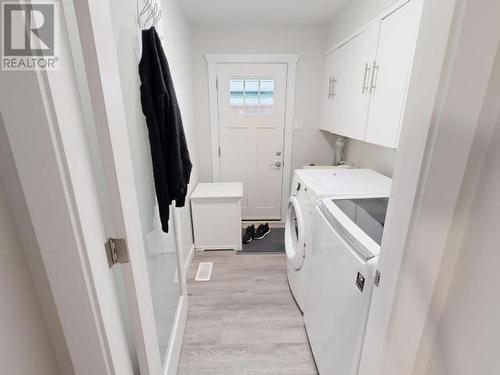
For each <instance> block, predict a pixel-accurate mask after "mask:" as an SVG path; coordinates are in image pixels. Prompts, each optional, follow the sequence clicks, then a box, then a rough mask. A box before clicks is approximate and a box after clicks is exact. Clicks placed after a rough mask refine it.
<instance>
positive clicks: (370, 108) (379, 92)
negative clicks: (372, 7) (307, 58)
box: [321, 0, 421, 148]
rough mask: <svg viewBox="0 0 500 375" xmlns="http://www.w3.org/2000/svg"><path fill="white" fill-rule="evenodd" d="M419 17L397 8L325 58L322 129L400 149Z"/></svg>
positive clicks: (417, 0) (410, 6)
mask: <svg viewBox="0 0 500 375" xmlns="http://www.w3.org/2000/svg"><path fill="white" fill-rule="evenodd" d="M420 13H421V0H410V1H403V2H399V3H397V4H395V5H393V6H391V7H390V8H389V9H388V10H386V11H385V12H384V13H383V14H381V15H380V16H379V17H376V18H375V19H374V20H372V21H371V22H370V23H368V24H367V25H365V26H364V27H363V28H361V29H360V30H358V32H356V33H354V35H352V36H351V37H350V38H347V40H345V41H344V42H343V43H341V44H340V45H339V46H337V47H336V48H335V49H333V50H332V51H331V52H329V53H328V54H327V56H326V58H325V73H324V81H323V98H322V109H321V114H322V115H321V128H322V129H323V130H327V131H329V132H332V133H335V134H339V135H343V136H345V137H349V138H352V139H357V140H361V141H366V142H369V143H374V144H378V145H381V146H385V147H390V148H397V147H398V143H399V135H400V130H401V123H402V118H403V114H404V109H405V104H406V97H407V90H408V83H409V78H410V72H411V68H412V65H413V60H414V53H415V45H416V37H417V31H418V25H419V20H420Z"/></svg>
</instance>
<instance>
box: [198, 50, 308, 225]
mask: <svg viewBox="0 0 500 375" xmlns="http://www.w3.org/2000/svg"><path fill="white" fill-rule="evenodd" d="M205 59H206V61H207V64H208V100H209V107H210V135H211V137H210V139H211V141H210V143H211V149H212V155H211V158H212V179H213V181H214V182H218V181H220V163H219V146H220V138H219V134H220V132H219V106H218V103H217V64H224V63H225V64H234V63H257V64H286V65H287V67H288V69H287V77H286V81H287V83H286V108H285V132H284V134H285V139H284V153H283V163H284V164H283V184H282V188H281V220H280V221H283V220H284V214H285V212H286V207H287V204H288V196H289V195H290V184H291V177H292V145H293V122H294V115H295V114H294V112H295V76H296V71H297V62H298V61H299V55H280V54H250V55H247V54H206V55H205Z"/></svg>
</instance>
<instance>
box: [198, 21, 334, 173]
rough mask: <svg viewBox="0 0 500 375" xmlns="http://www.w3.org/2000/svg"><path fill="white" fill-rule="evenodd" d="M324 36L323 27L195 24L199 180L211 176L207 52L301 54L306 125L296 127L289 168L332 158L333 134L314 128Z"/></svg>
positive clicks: (300, 100) (299, 114) (301, 107)
mask: <svg viewBox="0 0 500 375" xmlns="http://www.w3.org/2000/svg"><path fill="white" fill-rule="evenodd" d="M326 36H327V33H326V26H289V25H283V26H279V25H276V26H267V25H266V26H264V25H245V24H243V25H237V26H235V25H213V24H210V25H208V24H198V25H194V26H193V68H194V71H193V77H194V82H195V108H196V123H197V128H198V129H197V131H198V139H199V142H198V151H199V162H200V165H199V172H200V181H203V182H210V181H212V166H211V149H210V122H209V105H208V73H207V64H206V61H205V57H204V55H205V54H206V53H235V54H237V53H246V54H253V53H276V54H280V53H281V54H299V55H300V59H299V62H298V65H297V79H296V99H295V100H296V101H295V119H296V120H303V121H304V130H303V131H295V132H294V139H293V151H292V155H293V156H292V157H293V160H292V167H293V168H300V167H302V166H303V165H305V164H310V163H315V164H328V165H331V164H332V163H333V157H334V156H333V146H332V143H333V141H334V137H333V136H332V135H331V134H328V133H326V132H322V131H320V130H318V123H319V111H320V95H321V84H322V77H323V64H324V62H323V54H324V52H325V50H326Z"/></svg>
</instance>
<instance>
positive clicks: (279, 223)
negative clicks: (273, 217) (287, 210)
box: [241, 220, 285, 228]
mask: <svg viewBox="0 0 500 375" xmlns="http://www.w3.org/2000/svg"><path fill="white" fill-rule="evenodd" d="M262 223H269V228H284V227H285V222H284V221H269V222H267V221H265V220H264V221H262V220H261V221H253V220H248V221H247V220H244V221H243V222H242V223H241V227H242V228H246V227H247V226H249V225H252V224H253V225H255V226H258V225H259V224H262Z"/></svg>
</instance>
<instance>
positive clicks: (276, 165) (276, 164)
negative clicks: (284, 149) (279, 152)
mask: <svg viewBox="0 0 500 375" xmlns="http://www.w3.org/2000/svg"><path fill="white" fill-rule="evenodd" d="M269 166H270V167H276V168H280V167H281V162H280V161H277V162H276V163H273V164H270V165H269Z"/></svg>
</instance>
